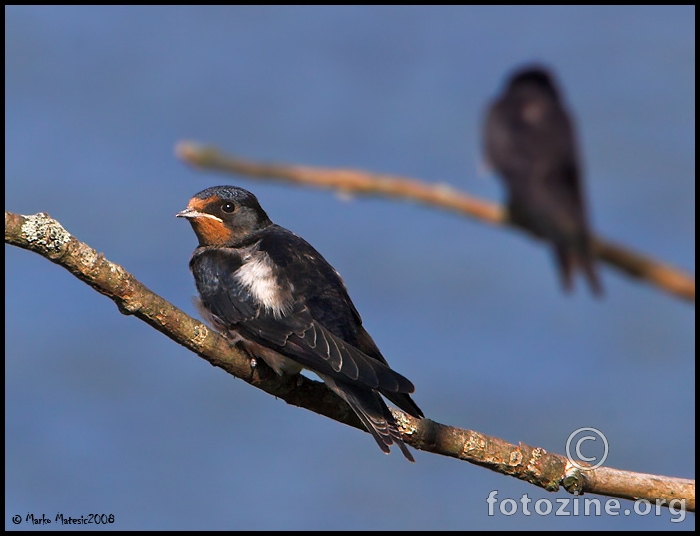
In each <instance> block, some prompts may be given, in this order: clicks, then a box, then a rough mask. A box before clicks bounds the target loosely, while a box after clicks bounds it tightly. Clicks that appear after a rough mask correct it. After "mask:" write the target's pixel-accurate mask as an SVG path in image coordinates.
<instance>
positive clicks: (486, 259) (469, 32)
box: [5, 7, 695, 530]
mask: <svg viewBox="0 0 700 536" xmlns="http://www.w3.org/2000/svg"><path fill="white" fill-rule="evenodd" d="M5 16H6V18H5V46H6V48H5V114H6V115H5V155H6V156H5V176H6V182H5V194H6V201H5V203H6V204H5V207H6V209H7V210H10V211H13V212H18V213H22V214H33V213H36V212H40V211H45V212H48V213H49V214H50V215H51V216H53V217H55V218H57V219H58V220H59V221H60V222H61V223H62V224H63V225H64V226H65V227H66V229H68V230H69V231H70V232H72V233H73V234H74V235H75V236H76V237H77V238H79V239H80V240H83V241H85V242H87V243H88V244H90V245H91V246H92V247H94V248H95V249H97V250H98V251H101V252H104V254H105V255H106V256H107V258H109V259H110V260H112V261H114V262H117V263H119V264H121V265H122V266H124V267H125V268H126V269H127V270H129V271H130V272H131V273H133V274H134V275H135V276H136V277H137V278H139V279H140V280H141V281H142V282H143V283H144V284H146V285H147V286H148V287H149V288H150V289H152V290H153V291H155V292H157V293H159V294H160V295H162V296H163V297H165V298H166V299H168V300H169V301H171V302H172V303H174V304H176V305H178V306H179V307H182V308H183V309H184V310H185V311H187V312H189V313H190V314H192V315H194V316H196V311H195V310H194V307H193V306H192V304H191V297H192V296H193V295H194V293H195V291H194V284H193V281H192V278H191V275H190V273H189V271H188V268H187V262H188V259H189V256H190V254H191V252H192V250H193V249H194V247H195V245H196V240H195V236H194V234H193V233H192V230H191V229H190V226H189V225H187V223H186V222H184V221H182V220H176V219H175V218H174V214H175V213H176V212H178V211H179V210H181V209H182V208H184V207H185V205H186V204H187V201H188V199H189V198H190V197H191V196H192V195H193V194H194V193H196V192H198V191H200V190H202V189H204V188H206V187H208V186H213V185H217V184H224V183H232V184H236V185H239V186H242V187H244V188H247V189H249V190H252V191H253V192H254V193H255V194H256V195H257V196H258V197H259V199H260V201H261V204H262V206H263V207H264V208H265V209H266V210H267V212H268V214H269V215H270V217H271V218H272V219H273V220H274V221H275V222H277V223H279V224H281V225H283V226H285V227H287V228H289V229H291V230H293V231H294V232H296V233H298V234H300V235H301V236H303V237H305V238H306V239H307V240H308V241H309V242H311V243H312V244H313V245H314V246H315V247H316V248H317V249H318V250H319V251H320V252H321V253H322V254H323V255H324V256H325V257H326V258H327V259H328V261H329V262H331V264H333V265H334V266H335V267H336V268H337V269H338V270H339V271H340V273H341V274H342V275H343V277H344V279H345V282H346V284H347V286H348V287H349V290H350V294H351V296H352V297H353V300H354V301H355V304H356V306H357V308H358V310H359V311H360V312H361V314H362V316H363V319H364V322H365V325H366V327H367V329H368V331H369V332H370V333H371V334H372V335H373V337H374V338H375V340H376V342H377V344H378V345H379V347H380V348H381V349H382V351H383V353H384V355H385V356H386V357H387V359H388V360H389V362H390V363H391V364H392V366H393V367H394V368H395V369H397V370H398V371H400V372H402V373H403V374H405V375H406V376H407V377H409V378H410V379H411V380H412V381H413V382H414V383H415V385H416V394H415V400H416V401H417V403H418V404H419V405H420V406H421V407H422V409H423V410H424V411H425V413H426V414H427V416H428V417H430V418H432V419H434V420H437V421H439V422H442V423H446V424H451V425H455V426H460V427H464V428H470V429H474V430H478V431H480V432H482V433H485V434H489V435H494V436H498V437H501V438H503V439H506V440H508V441H510V442H515V443H517V442H518V441H522V442H525V443H528V444H530V445H535V446H541V447H544V448H545V449H547V450H550V451H553V452H558V453H563V452H564V444H565V442H566V439H567V437H568V436H569V434H570V433H571V432H572V431H573V430H575V429H577V428H579V427H582V426H595V427H597V428H599V429H600V430H602V431H603V432H604V433H605V434H606V436H607V438H608V441H609V443H610V455H609V458H608V461H607V462H606V464H607V465H608V466H610V467H615V468H619V469H626V470H631V471H639V472H646V473H656V474H661V475H668V476H678V477H685V478H694V475H695V424H694V422H695V406H694V396H695V361H694V352H695V327H694V326H695V324H694V322H695V310H694V306H693V305H692V304H689V303H687V302H684V301H681V300H679V299H676V298H673V297H669V295H667V294H665V293H662V292H660V291H658V290H656V289H654V288H652V287H649V286H648V285H644V284H640V283H638V282H636V281H633V280H630V279H628V278H627V277H624V276H622V275H620V274H619V273H618V272H616V271H613V270H611V269H609V268H608V267H606V266H603V267H602V269H601V271H602V278H603V282H604V285H605V288H606V296H605V298H604V299H603V300H599V301H598V300H595V299H594V298H592V297H591V295H590V293H589V292H588V291H587V289H586V288H585V287H584V286H583V285H582V284H581V283H583V281H582V280H580V279H579V280H578V281H577V282H578V288H577V291H576V293H575V294H574V295H571V296H566V295H564V294H562V292H561V291H560V288H559V283H558V280H557V278H556V273H555V271H554V267H553V265H552V262H551V258H550V254H549V251H548V249H546V248H545V247H544V246H543V245H542V244H540V243H539V242H535V241H533V240H531V239H529V238H528V237H527V236H525V235H523V234H521V233H518V232H513V231H510V230H507V231H504V230H499V229H494V228H491V227H489V226H485V225H482V224H478V223H474V222H473V221H470V220H468V219H464V218H460V217H458V216H455V215H454V214H450V213H446V212H440V211H437V210H433V209H429V208H426V207H422V206H418V205H415V204H412V203H405V202H399V201H392V200H386V199H376V198H372V199H356V200H354V201H351V202H348V201H347V200H342V199H339V198H338V197H337V196H336V195H334V194H332V193H329V192H324V191H318V190H313V189H307V188H295V187H291V186H282V185H275V184H269V183H263V182H255V181H252V180H250V179H247V178H245V177H230V176H221V175H215V174H211V173H199V172H196V171H193V170H191V169H190V168H188V167H187V166H185V165H183V164H182V163H181V162H179V161H178V160H177V159H176V158H174V156H173V147H174V145H175V143H176V142H177V141H179V140H182V139H192V140H197V141H200V142H210V143H214V144H216V145H217V146H219V147H221V148H222V149H224V150H227V151H230V152H233V153H237V154H240V155H245V156H247V157H249V158H254V159H264V160H273V161H281V162H291V163H300V164H308V165H319V166H329V167H352V168H360V169H366V170H372V171H376V172H387V173H393V174H403V175H407V176H411V177H416V178H420V179H422V180H425V181H431V182H446V183H449V184H451V185H453V186H454V187H457V188H460V189H464V190H466V191H468V192H470V193H472V194H474V195H477V196H481V197H484V198H488V199H492V200H500V199H501V198H502V191H501V189H500V185H499V183H498V182H497V180H496V179H495V178H494V177H491V176H488V175H484V174H483V173H479V171H478V168H479V163H480V160H481V157H480V140H479V131H480V127H481V121H482V117H483V111H484V107H485V105H486V103H487V102H488V101H489V99H491V98H492V97H493V96H494V95H495V94H496V92H497V91H498V90H499V89H500V87H501V84H502V82H503V79H504V77H505V76H506V74H507V73H508V72H509V71H510V70H511V69H512V68H513V67H515V66H517V65H519V64H521V63H523V62H528V61H532V60H539V61H543V62H545V63H547V64H548V65H550V66H552V68H554V69H555V71H556V73H557V74H558V78H559V80H560V84H561V86H562V87H563V90H564V92H565V95H566V98H567V101H568V102H569V104H570V106H571V108H572V109H573V110H574V112H575V115H576V117H577V120H578V129H579V136H580V138H581V143H582V152H583V154H584V157H585V169H586V181H587V183H586V190H587V197H588V199H589V202H590V205H591V209H592V210H591V211H592V218H593V222H594V225H595V227H596V229H597V230H598V231H599V232H600V234H602V235H603V236H606V237H609V238H611V239H614V240H617V241H620V242H621V243H624V244H626V245H628V246H630V247H634V248H637V249H639V250H641V251H643V252H646V253H649V254H651V255H654V256H656V257H657V258H659V259H663V260H665V261H667V262H670V263H673V264H675V265H677V266H680V267H683V268H685V269H687V270H690V271H693V272H694V269H695V231H694V223H695V22H694V21H695V9H694V8H691V7H680V8H677V7H658V8H653V7H642V8H628V7H617V8H568V7H561V8H550V7H546V8H534V7H533V8H529V7H523V8H469V7H456V8H439V7H432V8H397V7H373V8H338V7H332V8H294V7H292V8H280V7H255V8H238V7H230V8H226V7H189V8H188V7H178V8H146V7H137V8H102V7H95V8H89V7H87V8H85V7H78V8H67V7H56V8H45V7H6V8H5ZM5 254H6V260H5V269H6V275H5V292H6V297H5V309H6V320H5V333H6V339H5V373H6V380H5V382H6V383H5V387H6V393H5V401H6V410H5V416H6V421H5V437H6V444H5V447H6V448H5V469H6V476H5V512H6V520H5V526H6V528H15V526H14V525H13V524H12V523H11V521H10V516H11V515H13V514H19V515H22V516H25V515H26V514H27V513H34V514H37V515H41V514H42V513H43V514H46V515H47V516H48V517H50V518H54V517H55V515H56V514H57V513H59V512H60V513H63V514H64V515H65V516H74V517H75V516H80V515H86V514H89V513H112V514H114V515H115V518H116V523H115V524H114V525H113V527H114V528H118V529H198V528H201V529H241V530H242V529H373V530H374V529H380V530H381V529H500V528H505V529H508V528H513V529H515V528H517V529H569V528H587V529H599V530H603V529H609V528H613V529H623V528H624V529H640V528H658V529H669V528H686V529H692V528H694V527H695V521H694V518H693V517H692V516H689V517H688V518H687V519H686V521H685V522H684V523H679V524H672V523H670V518H671V516H670V515H669V513H668V511H666V510H664V511H663V512H662V515H661V516H659V517H655V516H652V515H647V516H645V517H642V516H638V515H635V514H632V515H629V516H625V515H620V516H618V517H610V516H601V517H577V518H575V519H573V518H571V517H563V518H557V517H555V516H554V515H549V516H546V517H540V516H537V515H532V516H529V517H528V516H524V515H521V514H519V515H514V516H512V517H508V516H505V515H502V514H500V513H499V512H498V509H497V510H496V515H495V516H492V517H490V516H488V515H487V504H486V497H487V496H488V494H489V493H490V492H491V491H493V490H497V492H498V498H499V499H500V500H503V499H505V498H515V499H519V497H521V496H522V494H524V493H527V494H528V495H529V497H530V498H532V499H533V501H534V500H537V499H539V498H542V497H546V498H550V499H554V498H557V497H566V496H567V495H566V494H565V493H559V494H549V493H547V492H544V491H542V490H540V489H538V488H535V487H533V486H531V485H527V484H525V483H522V482H520V481H517V480H515V479H513V478H508V477H505V476H502V475H499V474H496V473H492V472H490V471H488V470H485V469H483V468H480V467H476V466H473V465H470V464H467V463H464V462H459V461H457V460H454V459H448V458H444V457H440V456H435V455H432V454H427V453H422V452H416V451H414V455H415V457H416V461H417V463H415V464H409V463H407V462H406V461H405V460H404V459H403V457H402V456H401V454H400V453H399V452H398V450H397V449H394V452H393V453H392V454H391V455H390V456H384V455H383V454H382V453H381V452H380V451H379V449H378V448H377V447H376V445H375V444H374V442H373V441H372V439H371V438H370V437H369V436H368V435H367V434H364V433H361V432H359V431H357V430H354V429H351V428H349V427H346V426H343V425H340V424H338V423H336V422H333V421H330V420H328V419H325V418H323V417H320V416H318V415H315V414H313V413H310V412H307V411H304V410H301V409H298V408H294V407H291V406H287V405H286V404H285V403H284V402H281V401H279V400H276V399H274V398H273V397H270V396H268V395H266V394H264V393H262V392H259V391H257V390H255V389H253V388H251V387H249V386H247V385H245V384H244V383H243V382H241V381H236V380H235V379H234V378H232V377H231V376H229V375H227V374H225V373H224V372H222V371H221V370H219V369H215V368H212V367H211V366H209V365H208V364H207V363H206V362H205V361H203V360H201V359H199V358H197V357H196V356H195V355H193V354H191V353H190V352H188V351H187V350H185V349H184V348H182V347H180V346H178V345H176V344H174V343H173V342H171V341H170V340H169V339H167V338H165V337H164V336H162V335H161V334H159V333H157V332H156V331H154V330H153V329H151V328H150V327H149V326H147V325H146V324H144V323H142V322H140V321H138V320H136V319H134V318H132V317H126V316H122V315H121V314H119V312H118V310H117V308H116V307H115V306H114V304H113V303H112V302H111V301H109V300H108V299H106V298H104V297H103V296H101V295H99V294H98V293H96V292H95V291H93V290H92V289H90V288H89V287H87V286H86V285H85V284H83V283H81V282H80V281H78V280H77V279H75V278H74V277H73V276H71V275H70V274H68V273H67V272H66V271H64V270H62V269H61V268H59V267H57V266H55V265H53V264H51V263H50V262H48V261H47V260H46V259H44V258H41V257H39V256H38V255H36V254H34V253H30V252H27V251H23V250H20V249H17V248H15V247H8V246H6V247H5ZM622 507H623V508H628V509H630V508H631V507H632V503H631V502H628V501H624V502H623V503H622ZM531 510H532V505H531ZM569 511H571V508H570V509H569ZM19 527H20V528H23V527H25V528H26V527H27V525H25V524H22V525H20V526H19ZM54 528H56V527H55V524H54Z"/></svg>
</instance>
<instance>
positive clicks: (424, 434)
mask: <svg viewBox="0 0 700 536" xmlns="http://www.w3.org/2000/svg"><path fill="white" fill-rule="evenodd" d="M5 242H6V243H7V244H12V245H14V246H18V247H21V248H24V249H27V250H30V251H34V252H35V253H38V254H39V255H42V256H44V257H46V258H47V259H49V260H51V261H52V262H54V263H56V264H58V265H59V266H63V267H64V268H66V269H67V270H68V271H69V272H71V273H72V274H73V275H74V276H76V277H77V278H78V279H80V280H82V281H84V282H85V283H87V284H88V285H90V286H91V287H93V288H94V289H95V290H97V291H98V292H100V293H101V294H104V295H105V296H107V297H108V298H110V299H111V300H113V301H114V302H115V303H116V304H117V307H119V310H120V311H121V312H122V313H123V314H126V315H134V316H136V317H137V318H139V319H140V320H143V321H144V322H147V323H148V324H150V325H151V326H153V327H154V328H156V329H157V330H158V331H160V332H161V333H163V334H165V335H166V336H168V337H170V338H171V339H172V340H173V341H175V342H177V343H178V344H181V345H182V346H185V347H186V348H188V349H190V350H192V351H193V352H195V353H197V354H198V355H199V356H201V357H202V358H204V359H206V360H207V361H208V362H209V363H211V364H212V365H214V366H217V367H220V368H222V369H223V370H225V371H226V372H228V373H230V374H232V375H233V376H235V377H237V378H240V379H242V380H244V381H245V382H247V383H249V384H251V385H253V386H255V387H257V388H259V389H262V390H264V391H265V392H267V393H270V394H272V395H274V396H276V397H278V398H281V399H283V400H285V401H286V402H287V403H289V404H292V405H295V406H299V407H302V408H306V409H309V410H311V411H314V412H316V413H318V414H321V415H325V416H327V417H329V418H331V419H334V420H336V421H338V422H341V423H344V424H348V425H350V426H354V427H356V428H360V429H363V428H362V425H361V424H360V422H359V420H358V419H357V417H356V416H355V414H354V412H353V411H352V410H351V409H350V407H349V406H348V405H347V404H345V402H343V401H342V400H340V399H339V398H338V397H337V396H336V395H334V394H333V393H332V392H331V391H329V390H328V389H327V388H326V386H325V384H323V383H320V382H316V381H313V380H309V379H308V378H305V377H303V376H298V377H278V376H277V375H276V374H274V373H273V372H272V371H271V370H270V369H269V368H267V367H266V366H264V365H262V364H260V365H258V366H256V367H252V366H251V361H250V359H249V357H248V356H247V355H246V354H245V353H244V352H242V351H241V350H239V349H237V348H236V347H233V346H231V345H230V344H229V343H228V342H227V341H226V339H224V338H223V337H222V336H221V335H219V334H218V333H216V332H214V331H212V330H210V329H209V328H207V327H206V326H205V325H204V324H202V323H201V322H198V321H197V320H195V319H193V318H191V317H189V316H187V315H186V314H185V313H184V312H182V311H181V310H180V309H178V308H177V307H175V306H174V305H172V304H170V303H168V302H167V301H166V300H164V299H163V298H161V297H160V296H158V295H156V294H154V293H153V292H151V291H150V290H149V289H147V288H146V287H145V286H144V285H142V284H141V283H140V282H139V281H138V280H137V279H136V278H135V277H134V276H133V275H131V274H129V273H128V272H127V271H126V270H124V268H122V267H121V266H119V265H117V264H114V263H112V262H110V261H109V260H107V259H106V258H105V257H104V256H103V255H102V254H101V253H98V252H96V251H95V250H94V249H92V248H91V247H90V246H88V245H87V244H84V243H82V242H80V241H79V240H78V239H76V238H75V237H73V236H72V235H71V234H70V233H69V232H68V231H66V230H65V229H64V228H63V227H62V226H61V224H60V223H59V222H57V221H56V220H54V219H52V218H50V217H49V216H48V215H47V214H44V213H39V214H35V215H33V216H21V215H18V214H12V213H10V212H5ZM392 411H393V413H394V416H395V417H396V420H397V422H398V424H399V427H400V430H401V432H402V434H403V437H404V441H405V442H406V443H408V444H409V445H411V446H412V447H414V448H416V449H419V450H423V451H426V452H432V453H435V454H441V455H443V456H451V457H454V458H458V459H461V460H466V461H468V462H471V463H474V464H477V465H481V466H484V467H487V468H489V469H491V470H493V471H497V472H499V473H502V474H505V475H510V476H514V477H516V478H519V479H521V480H525V481H527V482H530V483H532V484H534V485H536V486H539V487H541V488H544V489H546V490H548V491H557V490H558V489H559V487H560V486H561V487H564V489H566V490H567V491H569V492H570V493H574V494H579V493H583V492H588V493H595V494H599V495H607V496H613V497H621V498H626V499H631V500H634V499H647V500H649V501H657V500H658V501H664V502H663V503H657V504H663V505H664V506H667V507H668V506H669V505H670V506H672V507H674V508H676V509H678V508H682V507H684V508H685V509H686V510H687V511H691V512H694V511H695V481H694V480H686V479H680V478H670V477H665V476H655V475H645V474H641V473H630V472H628V471H619V470H616V469H610V468H596V469H590V470H581V469H579V468H577V467H575V466H573V465H572V464H570V463H568V461H567V459H566V458H565V457H564V456H560V455H558V454H551V453H548V452H547V451H545V450H544V449H542V448H539V447H531V446H528V445H525V444H522V443H520V444H519V445H511V444H509V443H507V442H505V441H503V440H502V439H498V438H495V437H489V436H486V435H483V434H480V433H478V432H473V431H471V430H464V429H461V428H456V427H453V426H446V425H443V424H439V423H437V422H434V421H431V420H429V419H415V418H413V417H411V416H409V415H407V414H405V413H403V412H401V411H398V410H392ZM681 501H684V502H681Z"/></svg>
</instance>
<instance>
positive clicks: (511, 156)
mask: <svg viewBox="0 0 700 536" xmlns="http://www.w3.org/2000/svg"><path fill="white" fill-rule="evenodd" d="M483 137H484V150H485V154H486V159H487V160H488V162H489V164H490V165H491V166H492V167H493V168H495V170H496V172H497V173H498V174H499V175H500V176H501V178H502V179H503V182H504V183H505V186H506V189H507V192H508V193H507V196H508V200H507V203H508V209H509V214H510V218H511V220H512V221H513V223H516V224H518V225H520V226H522V227H524V228H526V229H529V230H530V231H532V232H533V233H534V234H536V235H538V236H540V237H543V238H545V239H547V240H549V241H551V242H552V243H553V244H554V252H555V255H556V258H557V261H558V263H559V271H560V274H561V280H562V284H563V286H564V288H565V290H567V291H569V290H571V288H572V285H573V281H572V279H573V272H574V269H575V268H577V267H578V268H580V269H582V270H583V272H584V273H585V275H586V277H587V278H588V283H589V285H590V287H591V290H592V291H593V292H594V294H596V295H601V294H602V287H601V284H600V281H599V279H598V274H597V271H596V266H595V263H594V257H593V252H592V246H591V232H590V229H589V225H588V221H587V215H586V208H585V205H584V199H583V192H582V177H581V168H580V165H579V157H578V149H577V143H576V139H575V134H574V126H573V121H572V119H571V118H570V117H569V113H568V111H567V109H566V108H565V106H564V104H563V102H562V99H561V97H560V94H559V91H558V89H557V87H556V84H555V82H554V80H553V77H552V75H551V73H550V72H549V71H547V70H546V69H544V68H542V67H539V66H531V67H527V68H524V69H521V70H518V71H516V72H515V73H513V75H512V76H511V78H510V80H509V81H508V84H507V86H506V89H505V91H504V92H503V94H502V95H500V96H499V97H498V98H497V99H496V100H494V102H493V103H492V104H491V106H490V108H489V110H488V114H487V117H486V122H485V125H484V132H483Z"/></svg>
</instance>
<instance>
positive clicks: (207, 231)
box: [175, 186, 272, 246]
mask: <svg viewBox="0 0 700 536" xmlns="http://www.w3.org/2000/svg"><path fill="white" fill-rule="evenodd" d="M175 216H177V217H178V218H186V219H187V220H188V221H189V222H190V224H191V225H192V229H194V232H195V234H196V235H197V238H198V239H199V245H200V246H235V245H237V244H241V243H244V242H246V241H247V240H248V239H250V238H251V237H252V236H254V235H255V234H256V233H257V232H258V231H260V230H262V229H264V228H265V227H267V226H269V225H272V222H271V221H270V218H268V217H267V214H266V213H265V211H264V210H263V209H262V208H261V207H260V203H258V200H257V198H256V197H255V196H254V195H253V194H251V193H250V192H249V191H247V190H244V189H243V188H237V187H235V186H214V187H212V188H207V189H206V190H203V191H201V192H199V193H198V194H196V195H195V196H194V197H193V198H192V199H190V202H189V203H188V205H187V208H186V209H185V210H182V211H180V212H178V213H177V214H176V215H175Z"/></svg>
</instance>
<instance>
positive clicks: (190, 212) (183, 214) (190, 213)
mask: <svg viewBox="0 0 700 536" xmlns="http://www.w3.org/2000/svg"><path fill="white" fill-rule="evenodd" d="M201 215H202V213H201V212H197V211H196V210H194V209H191V208H189V207H187V208H186V209H185V210H181V211H180V212H178V213H177V214H175V217H176V218H196V217H198V216H201Z"/></svg>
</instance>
